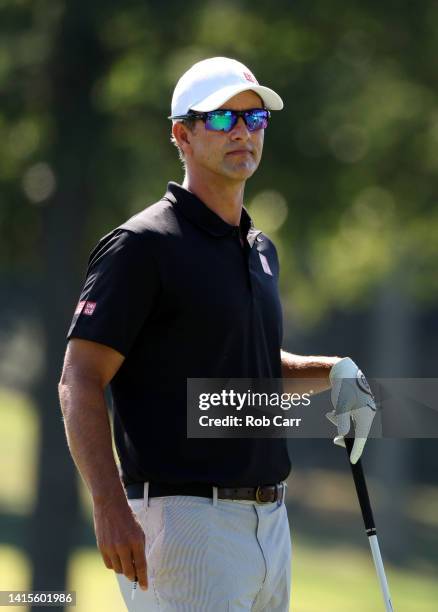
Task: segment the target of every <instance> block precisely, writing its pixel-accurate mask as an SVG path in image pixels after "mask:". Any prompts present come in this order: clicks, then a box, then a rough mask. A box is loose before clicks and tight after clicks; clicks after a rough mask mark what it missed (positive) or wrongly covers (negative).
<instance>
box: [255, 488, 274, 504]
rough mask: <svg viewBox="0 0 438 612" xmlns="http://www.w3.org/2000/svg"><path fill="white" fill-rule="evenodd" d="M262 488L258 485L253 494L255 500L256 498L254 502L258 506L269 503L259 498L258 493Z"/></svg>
mask: <svg viewBox="0 0 438 612" xmlns="http://www.w3.org/2000/svg"><path fill="white" fill-rule="evenodd" d="M261 489H262V487H261V486H260V485H259V486H258V487H257V489H256V494H255V498H256V502H257V503H258V504H270V503H271V502H270V501H265V500H264V499H261V497H260V492H261Z"/></svg>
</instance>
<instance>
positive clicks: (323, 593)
mask: <svg viewBox="0 0 438 612" xmlns="http://www.w3.org/2000/svg"><path fill="white" fill-rule="evenodd" d="M37 451H38V419H37V415H36V412H35V409H34V407H33V405H32V403H31V402H30V400H29V399H28V398H27V397H26V396H25V395H23V394H19V393H15V392H14V393H12V392H10V391H6V390H5V389H0V467H1V474H0V511H1V512H4V513H5V512H6V513H7V512H11V513H16V514H21V515H23V514H24V515H25V514H28V513H29V512H31V510H32V503H33V499H34V493H35V466H36V453H37ZM300 478H301V479H300ZM344 478H346V477H345V476H342V475H337V474H335V473H330V475H329V476H328V474H327V472H326V471H318V470H316V471H313V472H306V474H305V475H301V477H300V474H299V473H296V474H295V476H294V492H295V494H299V497H300V500H301V502H303V503H305V506H306V509H307V512H308V513H309V515H311V516H317V515H314V512H316V511H319V512H321V511H322V510H324V512H325V513H326V514H327V513H329V512H330V511H331V512H333V511H334V512H335V513H336V514H337V513H338V512H339V505H340V506H342V507H344V509H345V507H347V508H349V507H352V506H353V501H354V496H353V497H352V498H351V499H350V498H349V499H346V498H345V496H346V495H347V494H348V495H349V496H352V495H353V494H352V493H351V491H350V492H349V493H348V491H349V490H350V489H351V487H349V488H348V487H346V486H345V483H344V482H343V479H344ZM309 479H310V480H311V484H309V482H310V481H309ZM23 483H25V486H23ZM417 489H418V490H417ZM309 490H311V491H314V490H318V491H319V493H320V495H318V504H319V506H318V508H315V507H314V505H315V503H316V502H315V496H314V495H310V494H309V495H308V499H307V497H306V491H309ZM81 498H82V502H83V506H82V508H83V512H84V513H85V514H86V515H87V516H89V515H90V504H89V496H88V494H86V493H85V492H84V491H83V490H82V491H81ZM412 498H413V500H414V504H413V506H411V508H409V509H408V512H409V513H410V514H413V515H415V516H416V517H417V518H418V519H420V518H422V519H423V523H426V524H427V525H428V526H429V527H434V528H436V525H437V514H436V509H437V491H436V488H425V487H423V488H421V487H416V488H415V491H413V495H412ZM312 500H313V501H312ZM335 502H336V504H335ZM312 504H313V505H312ZM333 504H335V506H336V507H334V506H333ZM332 506H333V507H332ZM290 514H291V519H292V521H291V522H292V534H293V567H292V574H293V582H292V584H293V588H292V595H293V599H292V602H293V605H292V607H291V610H293V612H352V611H353V610H354V612H370V611H373V610H382V609H383V605H382V600H381V595H380V591H379V586H378V581H377V577H376V574H375V570H374V565H373V563H372V559H371V553H370V551H369V548H368V547H367V544H366V542H365V541H364V542H363V546H362V547H361V548H358V549H356V548H348V547H340V546H337V545H333V543H327V542H325V543H322V542H321V543H320V544H318V542H316V543H315V539H314V538H313V539H312V540H310V539H308V538H306V537H304V536H303V534H302V533H301V531H300V533H298V534H297V535H295V533H294V531H293V524H294V516H293V509H292V512H291V513H290ZM312 520H317V519H312ZM1 528H2V523H1V515H0V533H1ZM385 568H386V570H387V574H388V580H389V584H390V589H391V593H392V597H393V603H394V609H395V610H397V612H436V611H437V610H438V580H437V576H436V575H433V573H431V572H430V571H428V572H425V571H423V569H424V566H422V567H421V568H420V567H411V568H409V569H400V568H398V567H392V566H389V565H387V564H385ZM30 569H31V568H30V566H29V561H28V559H27V558H26V556H25V555H24V554H23V553H22V552H21V551H19V550H18V549H17V548H14V547H12V546H6V545H2V543H1V538H0V590H22V589H26V588H29V584H30V575H31V571H30ZM429 569H430V568H429ZM68 588H69V589H72V590H75V591H76V592H77V605H76V611H77V612H121V611H122V610H124V605H123V602H122V598H121V595H120V593H119V589H118V586H117V582H116V579H115V577H114V575H113V573H112V572H111V571H109V570H107V569H106V568H105V566H104V564H103V562H102V561H101V558H100V555H99V553H98V552H97V550H96V549H94V548H90V549H78V550H77V551H76V552H75V554H74V555H73V557H72V559H71V562H70V566H69V575H68ZM21 610H23V612H28V610H27V608H24V607H22V608H21Z"/></svg>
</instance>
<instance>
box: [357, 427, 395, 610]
mask: <svg viewBox="0 0 438 612" xmlns="http://www.w3.org/2000/svg"><path fill="white" fill-rule="evenodd" d="M353 443H354V441H353V439H351V438H345V446H346V448H347V454H348V463H349V464H350V468H351V473H352V475H353V480H354V484H355V487H356V493H357V498H358V500H359V506H360V509H361V512H362V518H363V522H364V525H365V531H366V534H367V536H368V541H369V543H370V547H371V554H372V556H373V561H374V566H375V568H376V573H377V577H378V579H379V584H380V590H381V591H382V595H383V601H384V602H385V609H386V612H394V609H393V607H392V602H391V595H390V593H389V587H388V581H387V579H386V574H385V568H384V567H383V561H382V555H381V553H380V547H379V541H378V540H377V534H376V525H375V523H374V516H373V512H372V510H371V503H370V497H369V495H368V488H367V484H366V481H365V475H364V473H363V468H362V463H361V461H360V459H359V461H358V462H357V463H355V464H352V463H351V461H350V455H351V450H352V448H353Z"/></svg>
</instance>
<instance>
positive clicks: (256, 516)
mask: <svg viewBox="0 0 438 612" xmlns="http://www.w3.org/2000/svg"><path fill="white" fill-rule="evenodd" d="M129 503H130V506H131V508H132V510H133V511H134V513H135V514H136V516H137V519H138V520H139V522H140V524H141V526H142V527H143V530H144V532H145V539H146V560H147V565H148V580H149V588H148V590H147V591H142V590H141V589H140V588H137V589H136V593H135V598H134V600H133V601H132V599H131V593H132V585H133V583H132V582H130V581H129V580H128V579H127V578H126V577H125V576H123V575H120V574H118V575H117V579H118V582H119V586H120V590H121V592H122V595H123V599H124V601H125V604H126V607H127V609H128V610H129V611H130V612H144V611H150V612H155V611H157V612H158V611H161V612H201V611H202V612H222V611H223V612H234V611H237V610H240V611H243V610H247V611H250V610H251V611H252V612H262V611H269V612H287V611H288V610H289V600H290V581H291V541H290V532H289V523H288V520H287V513H286V507H285V505H284V503H282V502H273V503H269V504H256V503H253V502H246V501H244V502H239V501H228V500H215V501H214V503H213V501H212V499H208V498H205V497H191V496H169V497H155V498H151V499H149V500H148V499H147V485H146V486H145V498H144V499H133V500H129Z"/></svg>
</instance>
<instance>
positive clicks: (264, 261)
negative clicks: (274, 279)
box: [259, 253, 272, 276]
mask: <svg viewBox="0 0 438 612" xmlns="http://www.w3.org/2000/svg"><path fill="white" fill-rule="evenodd" d="M259 256H260V261H261V262H262V268H263V271H264V272H265V273H266V274H269V276H272V272H271V268H270V267H269V262H268V260H267V258H266V257H265V255H263V253H259Z"/></svg>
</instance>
